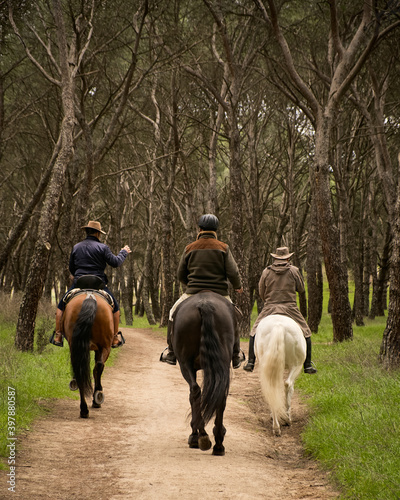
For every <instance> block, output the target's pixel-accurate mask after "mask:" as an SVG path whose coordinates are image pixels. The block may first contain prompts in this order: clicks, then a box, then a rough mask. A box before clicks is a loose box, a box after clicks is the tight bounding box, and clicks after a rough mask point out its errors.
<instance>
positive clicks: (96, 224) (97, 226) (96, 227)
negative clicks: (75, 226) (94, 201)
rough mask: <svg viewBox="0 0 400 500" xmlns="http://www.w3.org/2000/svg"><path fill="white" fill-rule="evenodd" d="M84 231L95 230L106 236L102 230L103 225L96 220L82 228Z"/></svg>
mask: <svg viewBox="0 0 400 500" xmlns="http://www.w3.org/2000/svg"><path fill="white" fill-rule="evenodd" d="M82 229H94V230H96V231H98V232H99V233H103V234H106V233H105V232H104V231H103V230H102V229H101V224H100V222H97V221H96V220H90V221H89V222H88V224H87V226H82Z"/></svg>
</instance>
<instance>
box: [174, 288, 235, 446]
mask: <svg viewBox="0 0 400 500" xmlns="http://www.w3.org/2000/svg"><path fill="white" fill-rule="evenodd" d="M234 338H235V311H234V306H233V305H232V304H231V303H230V302H229V301H228V300H226V299H225V298H224V297H222V296H221V295H219V294H217V293H214V292H208V291H205V292H199V293H197V294H196V295H193V296H192V297H189V298H188V299H186V300H184V301H183V302H182V303H181V304H180V305H179V306H178V307H177V309H176V312H175V317H174V331H173V339H172V343H173V348H174V352H175V355H176V357H177V359H178V361H179V365H180V369H181V372H182V375H183V377H184V379H185V380H186V382H187V383H188V384H189V388H190V394H189V400H190V404H191V410H192V419H191V422H190V425H191V427H192V434H191V435H190V436H189V440H188V443H189V446H190V448H200V449H201V450H203V451H205V450H209V449H210V448H211V441H210V439H209V437H208V434H207V432H206V430H205V426H206V425H207V423H208V422H209V421H210V420H211V418H212V417H213V415H214V414H215V425H214V429H213V432H214V438H215V445H214V448H213V455H224V454H225V448H224V446H223V444H222V443H223V441H224V436H225V432H226V429H225V427H224V425H223V415H224V411H225V406H226V399H227V396H228V392H229V385H230V364H231V360H232V351H233V344H234ZM201 369H202V370H203V372H204V373H203V386H202V388H200V386H199V385H198V383H197V381H196V374H197V371H198V370H201Z"/></svg>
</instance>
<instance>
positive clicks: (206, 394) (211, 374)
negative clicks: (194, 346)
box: [198, 302, 231, 424]
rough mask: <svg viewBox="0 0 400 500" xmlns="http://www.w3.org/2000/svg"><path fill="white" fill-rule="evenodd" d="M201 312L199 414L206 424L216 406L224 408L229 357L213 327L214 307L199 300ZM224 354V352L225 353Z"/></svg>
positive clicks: (226, 394)
mask: <svg viewBox="0 0 400 500" xmlns="http://www.w3.org/2000/svg"><path fill="white" fill-rule="evenodd" d="M198 309H199V311H200V314H201V318H202V323H201V338H200V362H201V366H202V368H203V372H204V375H203V387H202V395H201V407H200V408H201V414H202V416H203V420H204V423H205V424H207V422H209V421H210V420H211V418H212V416H213V415H214V413H215V411H216V410H217V409H218V408H221V407H222V408H224V407H225V403H226V398H227V397H228V392H229V385H230V361H231V360H230V358H229V361H227V360H225V359H224V352H223V349H222V344H221V340H220V338H219V336H218V333H217V331H216V328H215V320H214V313H215V307H214V305H213V304H212V303H211V302H200V304H199V305H198ZM225 356H226V354H225Z"/></svg>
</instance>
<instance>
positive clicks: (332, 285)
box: [315, 116, 353, 342]
mask: <svg viewBox="0 0 400 500" xmlns="http://www.w3.org/2000/svg"><path fill="white" fill-rule="evenodd" d="M330 122H331V120H330V118H329V117H327V116H320V117H319V120H318V123H317V127H316V139H315V183H316V201H317V208H318V225H319V230H320V234H321V241H322V253H323V256H324V261H325V269H326V274H327V277H328V282H329V289H330V299H331V306H332V325H333V340H334V342H341V341H343V340H346V339H352V337H353V328H352V314H351V307H350V301H349V295H348V277H347V272H346V270H345V269H344V266H343V264H342V262H341V253H340V234H339V229H338V227H337V224H336V222H335V220H334V217H333V210H332V201H331V191H330V169H329V137H330Z"/></svg>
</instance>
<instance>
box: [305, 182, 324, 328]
mask: <svg viewBox="0 0 400 500" xmlns="http://www.w3.org/2000/svg"><path fill="white" fill-rule="evenodd" d="M313 184H314V182H312V186H313ZM311 191H312V193H313V192H314V189H313V187H311ZM306 271H307V289H308V315H307V321H308V326H309V327H310V330H311V331H312V332H313V333H317V332H318V326H319V324H320V321H321V317H322V303H323V280H322V266H321V254H320V238H319V231H318V216H317V206H316V200H315V196H314V195H313V194H311V208H310V222H309V226H308V238H307V261H306Z"/></svg>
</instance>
